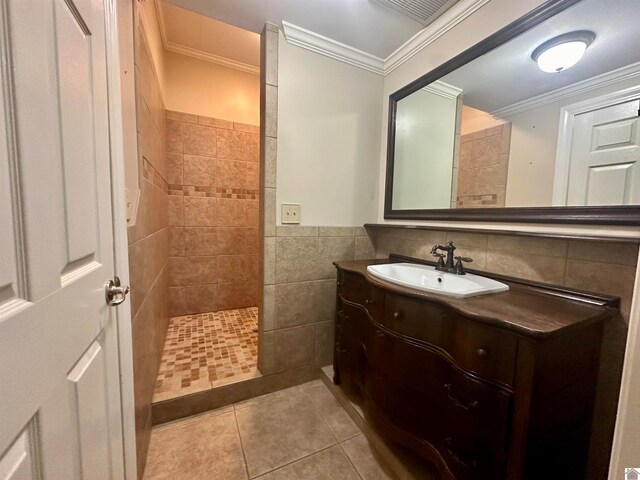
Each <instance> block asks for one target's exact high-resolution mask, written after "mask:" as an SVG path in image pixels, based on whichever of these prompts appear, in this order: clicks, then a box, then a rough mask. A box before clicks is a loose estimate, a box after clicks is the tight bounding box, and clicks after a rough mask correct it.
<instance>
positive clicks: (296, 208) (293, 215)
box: [280, 203, 300, 224]
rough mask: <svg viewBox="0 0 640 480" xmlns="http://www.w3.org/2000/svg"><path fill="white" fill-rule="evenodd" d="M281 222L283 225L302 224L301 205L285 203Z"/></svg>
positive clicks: (281, 213)
mask: <svg viewBox="0 0 640 480" xmlns="http://www.w3.org/2000/svg"><path fill="white" fill-rule="evenodd" d="M280 221H281V222H282V223H288V224H290V223H300V204H298V203H283V204H282V210H281V212H280Z"/></svg>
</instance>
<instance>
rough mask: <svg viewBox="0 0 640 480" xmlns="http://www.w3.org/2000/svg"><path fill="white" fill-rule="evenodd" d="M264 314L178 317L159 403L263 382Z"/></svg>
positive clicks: (161, 374) (168, 342) (242, 311)
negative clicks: (248, 382)
mask: <svg viewBox="0 0 640 480" xmlns="http://www.w3.org/2000/svg"><path fill="white" fill-rule="evenodd" d="M257 360H258V308H257V307H246V308H238V309H233V310H221V311H218V312H207V313H198V314H193V315H183V316H179V317H172V318H171V319H170V320H169V327H168V328H167V337H166V339H165V344H164V349H163V351H162V360H161V362H160V369H159V371H158V378H157V381H156V387H155V391H154V395H153V403H157V402H161V401H163V400H170V399H173V398H177V397H182V396H185V395H190V394H192V393H198V392H203V391H205V390H209V389H212V388H216V387H220V386H223V385H228V384H231V383H236V382H241V381H245V380H249V379H252V378H256V377H259V376H260V372H259V371H258V368H257Z"/></svg>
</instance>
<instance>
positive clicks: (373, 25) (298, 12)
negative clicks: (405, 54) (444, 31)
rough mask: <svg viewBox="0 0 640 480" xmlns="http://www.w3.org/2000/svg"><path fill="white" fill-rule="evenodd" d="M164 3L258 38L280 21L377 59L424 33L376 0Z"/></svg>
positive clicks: (180, 0)
mask: <svg viewBox="0 0 640 480" xmlns="http://www.w3.org/2000/svg"><path fill="white" fill-rule="evenodd" d="M169 3H170V4H173V5H175V6H179V7H182V8H184V9H188V10H191V11H193V12H196V13H199V14H201V15H204V16H207V17H210V18H213V19H215V20H218V21H220V22H224V23H227V24H230V25H234V26H236V27H239V28H242V29H245V30H249V31H251V32H255V33H260V32H261V31H262V28H263V27H264V24H265V22H267V21H268V22H271V23H274V24H276V25H280V24H281V22H282V21H283V20H284V21H287V22H289V23H292V24H294V25H297V26H298V27H302V28H304V29H306V30H310V31H312V32H315V33H317V34H320V35H323V36H325V37H329V38H330V39H332V40H335V41H337V42H340V43H343V44H345V45H349V46H350V47H353V48H356V49H358V50H362V51H364V52H366V53H368V54H370V55H374V56H376V57H379V58H382V59H384V58H386V57H388V56H389V55H390V54H391V53H393V52H394V51H395V50H396V49H397V48H398V47H400V46H401V45H402V44H404V43H405V42H406V41H407V40H409V39H410V38H411V37H413V36H414V35H415V34H416V33H418V31H420V30H421V29H422V28H424V25H423V24H422V23H420V22H418V21H416V20H414V19H413V18H410V17H409V16H407V15H404V14H402V13H400V12H398V11H396V10H394V9H392V8H390V7H387V6H385V5H383V4H381V3H379V2H378V1H376V0H169ZM449 3H450V2H449ZM449 6H450V5H449ZM168 7H171V5H169V6H168ZM187 25H189V24H187ZM189 29H191V26H190V25H189ZM224 43H231V42H230V41H229V40H226V41H225V42H224ZM207 48H210V46H209V47H207Z"/></svg>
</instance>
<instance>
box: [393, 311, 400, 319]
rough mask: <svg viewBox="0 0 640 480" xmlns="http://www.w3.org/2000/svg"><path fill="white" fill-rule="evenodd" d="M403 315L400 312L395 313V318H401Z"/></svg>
mask: <svg viewBox="0 0 640 480" xmlns="http://www.w3.org/2000/svg"><path fill="white" fill-rule="evenodd" d="M401 316H402V314H401V313H400V312H393V318H400V317H401Z"/></svg>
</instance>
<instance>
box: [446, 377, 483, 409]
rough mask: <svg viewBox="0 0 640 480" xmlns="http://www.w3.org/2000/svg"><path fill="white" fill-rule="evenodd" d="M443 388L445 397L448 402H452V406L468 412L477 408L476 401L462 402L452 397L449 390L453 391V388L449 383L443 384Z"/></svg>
mask: <svg viewBox="0 0 640 480" xmlns="http://www.w3.org/2000/svg"><path fill="white" fill-rule="evenodd" d="M444 388H445V390H446V391H447V397H448V398H449V400H451V401H452V402H453V404H454V405H455V406H456V407H458V408H461V409H463V410H470V409H472V408H476V407H477V406H478V401H477V400H473V401H471V402H464V401H462V400H460V399H459V398H456V397H454V396H453V394H452V393H451V390H453V386H452V385H451V384H450V383H445V384H444Z"/></svg>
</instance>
